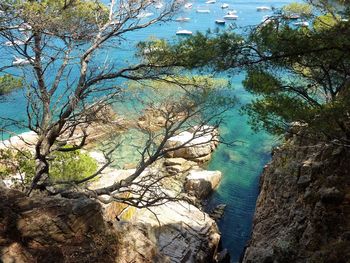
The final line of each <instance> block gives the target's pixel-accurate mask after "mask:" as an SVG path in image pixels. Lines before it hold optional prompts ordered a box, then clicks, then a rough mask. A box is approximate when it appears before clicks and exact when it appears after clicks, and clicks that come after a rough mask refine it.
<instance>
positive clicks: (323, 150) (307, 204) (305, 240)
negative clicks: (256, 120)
mask: <svg viewBox="0 0 350 263" xmlns="http://www.w3.org/2000/svg"><path fill="white" fill-rule="evenodd" d="M296 134H298V135H294V136H289V137H288V140H287V141H286V143H285V144H284V145H283V146H281V147H278V148H276V149H274V151H273V158H272V161H271V162H270V163H269V164H268V165H267V166H266V167H265V169H264V172H263V174H262V177H261V192H260V195H259V197H258V200H257V206H256V211H255V216H254V225H253V231H252V237H251V240H250V241H249V243H248V245H247V248H246V250H245V253H244V256H243V262H246V263H248V262H249V263H254V262H259V263H260V262H266V263H268V262H285V263H288V262H291V263H292V262H293V263H305V262H310V263H311V262H315V263H316V262H317V263H326V262H327V263H328V262H337V263H341V262H344V263H345V262H348V260H349V259H350V149H349V147H343V146H340V145H339V144H338V143H336V142H335V143H334V144H333V143H327V144H326V143H320V142H311V141H310V139H307V138H306V137H304V136H303V134H302V133H300V132H299V131H297V132H296Z"/></svg>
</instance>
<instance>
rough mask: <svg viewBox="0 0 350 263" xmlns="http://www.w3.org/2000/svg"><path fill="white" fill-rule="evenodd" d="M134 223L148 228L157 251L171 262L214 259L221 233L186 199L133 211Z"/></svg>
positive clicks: (211, 221)
mask: <svg viewBox="0 0 350 263" xmlns="http://www.w3.org/2000/svg"><path fill="white" fill-rule="evenodd" d="M131 221H132V222H134V224H143V225H145V226H147V227H148V228H151V229H152V230H153V233H154V237H155V240H156V243H157V246H158V248H159V250H160V252H161V253H162V254H163V255H165V256H167V257H168V258H169V260H170V262H173V263H192V262H193V263H194V262H203V263H204V262H214V255H215V253H216V250H217V248H218V245H219V241H220V234H219V232H218V228H217V225H216V223H215V221H214V220H213V219H211V218H210V217H209V216H208V215H207V214H206V213H204V212H202V211H201V210H199V209H198V208H196V207H195V206H193V205H190V204H188V203H186V202H168V203H166V204H164V205H161V206H157V207H154V208H151V209H150V210H148V209H140V210H138V211H136V212H135V214H134V216H133V218H132V220H131Z"/></svg>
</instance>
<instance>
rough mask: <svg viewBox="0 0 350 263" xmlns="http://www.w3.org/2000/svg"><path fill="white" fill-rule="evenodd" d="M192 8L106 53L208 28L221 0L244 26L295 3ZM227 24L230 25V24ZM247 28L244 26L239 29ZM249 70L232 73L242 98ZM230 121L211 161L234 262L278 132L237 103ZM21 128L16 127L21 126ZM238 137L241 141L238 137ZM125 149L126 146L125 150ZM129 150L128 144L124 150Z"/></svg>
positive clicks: (9, 106) (0, 108)
mask: <svg viewBox="0 0 350 263" xmlns="http://www.w3.org/2000/svg"><path fill="white" fill-rule="evenodd" d="M192 2H193V8H192V9H190V10H183V13H182V14H179V16H185V17H189V18H191V20H190V22H187V23H178V22H168V23H166V24H162V25H154V26H152V27H150V28H147V29H145V30H140V31H137V32H132V33H130V34H128V35H127V41H125V43H123V48H122V49H120V48H118V49H117V48H110V49H107V50H105V51H104V52H102V53H106V54H107V53H108V57H109V59H111V60H114V59H115V60H116V61H118V63H119V62H120V61H121V63H124V62H123V61H124V60H125V59H129V60H133V56H132V51H133V48H130V47H132V46H134V45H135V44H136V43H137V42H138V41H140V40H145V39H149V38H151V37H157V38H167V39H170V40H176V39H177V38H178V37H177V36H176V35H175V32H176V31H177V30H178V29H186V30H191V31H193V32H195V31H202V32H205V31H206V30H207V29H208V28H211V29H215V28H217V26H216V25H215V23H214V21H215V19H220V18H222V17H223V15H225V14H226V12H227V9H221V7H220V6H221V4H222V3H228V4H229V5H230V8H232V9H235V10H237V15H238V16H239V18H238V20H237V21H235V23H236V25H237V26H238V27H239V28H240V27H244V26H249V25H254V24H257V23H259V22H260V21H261V20H262V18H263V16H264V15H267V14H271V12H257V11H256V7H257V6H274V7H281V6H283V5H284V4H287V3H290V2H291V1H290V0H284V1H273V0H265V1H264V0H261V1H253V0H245V1H243V0H241V1H235V0H218V1H217V3H216V4H210V5H207V4H205V0H196V1H192ZM197 8H205V9H207V8H208V9H210V10H211V13H209V14H199V13H196V9H197ZM220 28H221V29H223V28H228V25H226V26H225V27H221V26H220ZM236 30H237V31H242V29H236ZM11 59H12V55H11V54H8V53H6V52H5V51H4V49H0V66H1V65H3V64H5V63H6V62H8V61H11ZM243 77H244V76H242V75H240V76H235V77H229V78H232V79H231V81H232V83H233V86H234V88H235V89H234V93H235V94H236V95H237V97H238V98H239V99H240V102H241V103H242V104H244V103H247V102H248V101H249V100H251V99H252V97H251V95H250V94H248V93H247V92H245V91H244V89H243V88H242V85H241V81H242V79H243ZM23 94H24V92H23V91H17V92H14V93H12V94H11V95H10V96H9V98H8V99H7V100H6V101H2V102H1V103H0V115H1V116H6V117H23V118H24V117H25V98H24V96H23ZM227 117H228V119H227V123H225V125H224V126H223V127H222V128H221V130H220V133H221V135H222V136H223V137H224V138H225V139H227V140H228V141H232V140H236V141H237V143H236V145H235V146H233V147H228V146H225V145H220V146H219V148H218V149H217V151H216V152H215V154H214V155H213V159H212V160H211V162H210V163H209V165H208V167H209V169H212V170H214V169H215V170H216V169H217V170H220V171H222V173H223V180H222V183H221V185H220V187H219V188H218V189H217V191H216V192H215V193H214V194H213V195H212V197H211V199H210V200H209V206H214V205H216V204H219V203H225V204H227V208H226V211H225V215H224V217H223V218H222V220H221V221H220V222H219V227H220V230H221V232H222V241H223V247H226V248H228V249H229V252H230V254H231V257H232V262H236V261H238V258H239V256H240V254H241V252H242V250H243V248H244V245H245V243H246V241H247V239H248V238H249V235H250V230H251V224H252V216H253V213H254V208H255V202H256V198H257V194H258V182H259V174H260V173H261V171H262V168H263V166H264V165H265V163H266V162H267V161H268V160H269V158H270V157H269V156H270V155H269V153H270V148H271V145H272V144H273V143H274V140H273V138H271V137H269V136H268V135H267V134H265V133H263V132H260V133H253V132H252V130H251V129H250V127H249V125H248V124H247V117H246V116H242V115H240V114H239V112H238V107H237V108H236V109H234V110H232V111H230V112H228V113H227ZM19 131H20V130H17V132H19ZM238 141H239V142H238ZM123 151H124V150H123ZM125 152H128V150H125Z"/></svg>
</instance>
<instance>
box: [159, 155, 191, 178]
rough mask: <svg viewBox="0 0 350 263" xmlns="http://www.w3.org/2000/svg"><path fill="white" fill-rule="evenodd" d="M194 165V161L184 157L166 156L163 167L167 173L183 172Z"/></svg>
mask: <svg viewBox="0 0 350 263" xmlns="http://www.w3.org/2000/svg"><path fill="white" fill-rule="evenodd" d="M196 165H197V164H196V163H195V162H192V161H188V160H186V159H184V158H166V159H165V161H164V166H165V169H166V171H167V172H168V173H169V174H179V173H185V172H188V171H189V170H190V169H191V168H193V167H195V166H196Z"/></svg>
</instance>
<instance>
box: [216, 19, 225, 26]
mask: <svg viewBox="0 0 350 263" xmlns="http://www.w3.org/2000/svg"><path fill="white" fill-rule="evenodd" d="M225 23H226V22H225V20H222V19H216V20H215V24H218V25H225Z"/></svg>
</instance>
